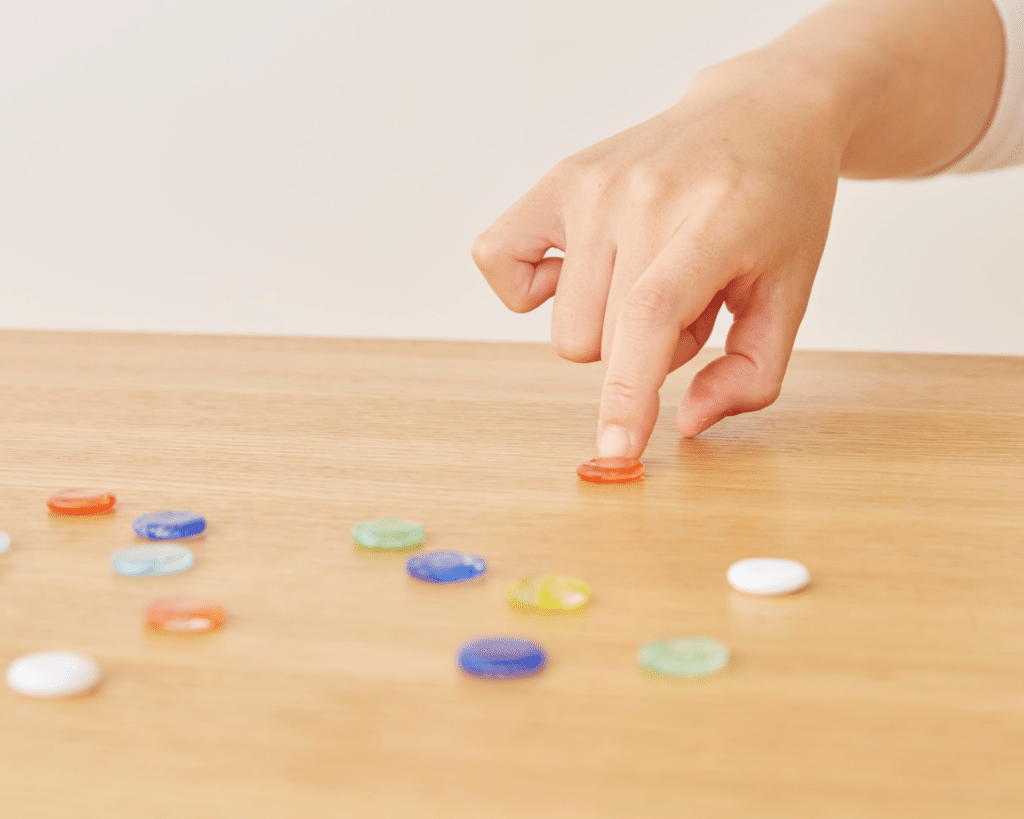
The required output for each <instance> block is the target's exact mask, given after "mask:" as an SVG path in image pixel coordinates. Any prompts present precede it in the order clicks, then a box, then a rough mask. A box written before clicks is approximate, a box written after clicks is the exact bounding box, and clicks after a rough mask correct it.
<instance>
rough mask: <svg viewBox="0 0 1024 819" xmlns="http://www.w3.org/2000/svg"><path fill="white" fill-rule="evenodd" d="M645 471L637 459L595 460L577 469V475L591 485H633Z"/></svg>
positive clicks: (584, 463) (585, 462) (582, 464)
mask: <svg viewBox="0 0 1024 819" xmlns="http://www.w3.org/2000/svg"><path fill="white" fill-rule="evenodd" d="M645 471H646V470H645V469H644V465H643V464H642V463H640V461H638V460H637V459H636V458H593V459H591V460H589V461H584V462H583V463H581V464H580V465H579V466H577V467H576V474H577V475H579V476H580V477H581V478H583V480H585V481H590V482H591V483H633V481H639V480H642V479H643V477H644V472H645Z"/></svg>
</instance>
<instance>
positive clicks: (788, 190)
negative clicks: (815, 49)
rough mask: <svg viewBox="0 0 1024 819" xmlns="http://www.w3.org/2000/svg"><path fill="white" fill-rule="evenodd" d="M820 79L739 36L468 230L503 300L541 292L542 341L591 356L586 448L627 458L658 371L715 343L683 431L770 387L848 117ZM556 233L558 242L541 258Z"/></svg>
mask: <svg viewBox="0 0 1024 819" xmlns="http://www.w3.org/2000/svg"><path fill="white" fill-rule="evenodd" d="M837 108H838V106H837V105H836V101H835V100H833V99H831V97H830V95H829V93H828V91H827V89H826V87H825V86H824V84H823V83H820V82H818V81H816V80H815V78H814V77H809V76H807V74H805V73H798V72H796V71H793V70H791V69H787V68H785V67H783V66H776V65H775V64H773V62H772V60H771V58H770V57H768V56H766V55H763V54H760V53H758V52H755V53H753V54H751V55H746V56H745V57H743V58H739V59H737V60H734V61H730V62H729V63H725V64H723V65H721V66H717V67H714V68H712V69H708V70H706V71H704V72H701V74H699V75H698V76H697V77H696V78H695V79H694V81H693V83H692V84H691V86H690V89H689V91H688V92H687V94H686V96H685V97H684V98H683V99H682V100H681V101H680V102H679V103H678V104H676V105H675V106H674V107H673V108H671V109H669V110H668V111H666V112H664V113H663V114H661V115H659V116H657V117H655V118H654V119H652V120H650V121H648V122H645V123H643V124H641V125H638V126H636V127H635V128H631V129H630V130H628V131H625V132H623V133H621V134H619V135H617V136H615V137H612V138H611V139H608V140H605V141H604V142H601V143H598V144H597V145H595V146H593V147H591V148H588V149H587V150H585V151H582V152H581V153H579V154H576V155H575V156H572V157H569V158H568V159H566V160H563V161H562V162H560V163H559V164H558V165H557V166H556V167H555V168H554V169H553V170H552V171H551V172H550V173H548V174H547V175H546V176H545V177H544V178H543V179H542V180H541V181H540V182H539V183H538V184H537V185H536V186H535V187H534V188H533V189H532V190H530V191H529V192H528V193H527V194H526V195H525V196H524V197H523V198H522V199H520V200H519V201H518V202H517V203H516V204H514V205H513V206H512V207H511V208H510V209H509V210H508V211H506V212H505V214H503V215H502V216H501V218H499V219H498V220H497V221H496V222H495V223H494V224H493V225H492V226H491V227H490V228H489V229H488V230H486V231H485V232H484V233H483V234H481V236H480V237H478V238H477V240H476V242H475V243H474V245H473V258H474V259H475V261H476V263H477V265H478V266H479V267H480V269H481V270H482V271H483V273H484V275H485V276H486V277H487V280H488V282H489V283H490V285H491V287H492V288H494V290H495V292H496V293H497V294H498V296H499V297H500V298H501V299H502V301H504V302H505V304H506V305H507V306H508V307H510V308H511V309H512V310H515V311H517V312H526V311H529V310H533V309H534V308H535V307H537V306H539V305H540V304H542V303H543V302H545V301H546V300H547V299H549V298H551V297H552V296H554V297H555V302H554V315H553V321H552V329H551V338H552V341H553V343H554V346H555V349H556V351H557V352H558V354H559V355H561V356H562V357H564V358H568V359H570V360H573V361H580V362H586V361H596V360H598V359H601V360H602V361H604V362H606V367H607V371H606V375H605V381H604V387H603V391H602V396H601V410H600V419H599V424H598V454H599V455H601V456H616V455H628V456H633V457H639V456H640V454H641V453H642V452H643V450H644V448H645V446H646V445H647V440H648V438H649V437H650V435H651V431H652V429H653V427H654V424H655V421H656V419H657V415H658V389H659V388H660V387H661V385H662V383H663V382H664V380H665V377H666V375H667V374H668V373H669V372H671V371H672V370H674V369H676V368H677V367H679V366H680V365H682V364H684V363H685V362H687V361H689V360H690V359H691V358H692V357H693V356H694V355H695V354H696V353H697V351H698V350H700V348H701V347H702V346H703V345H704V343H705V342H706V341H707V339H708V335H709V334H710V333H711V329H712V326H713V324H714V321H715V317H716V315H717V314H718V311H719V309H720V308H721V306H722V304H723V303H724V304H725V306H726V308H727V309H728V310H729V311H730V312H731V313H732V314H733V324H732V328H731V329H730V331H729V336H728V340H727V342H726V347H725V351H726V354H725V355H724V356H722V357H721V358H718V359H716V360H714V361H712V362H711V363H710V364H709V365H708V366H706V367H705V368H704V369H703V370H701V371H700V372H699V373H698V374H697V375H696V376H695V377H694V379H693V381H692V382H691V384H690V387H689V390H688V391H687V393H686V396H685V397H684V398H683V401H682V403H681V405H680V407H679V413H678V416H677V425H678V427H679V431H680V432H681V433H682V434H683V435H685V436H688V437H692V436H694V435H697V434H698V433H700V432H702V431H704V430H705V429H707V428H708V427H710V426H711V425H712V424H714V423H716V422H718V421H719V420H721V419H722V418H723V417H725V416H727V415H735V414H737V413H740V412H750V411H752V410H757V409H761V408H762V407H766V406H768V405H769V404H771V403H772V402H773V401H774V400H775V399H776V398H777V397H778V395H779V389H780V386H781V384H782V378H783V375H784V374H785V372H786V365H787V363H788V361H789V356H790V352H791V351H792V348H793V341H794V339H795V337H796V332H797V328H798V327H799V325H800V321H801V319H802V318H803V314H804V309H805V307H806V305H807V299H808V296H809V294H810V290H811V284H812V282H813V280H814V275H815V272H816V270H817V267H818V262H819V260H820V258H821V254H822V251H823V249H824V246H825V238H826V236H827V234H828V228H829V221H830V219H831V214H832V205H833V201H834V198H835V192H836V186H837V180H838V178H839V172H840V163H841V160H842V154H843V150H844V148H845V146H846V141H847V139H848V137H849V131H848V128H849V126H848V123H847V122H846V121H845V117H844V116H843V115H842V114H839V115H837V114H835V113H834V111H835V110H836V109H837ZM551 248H557V249H559V250H562V251H564V253H565V258H564V260H563V259H559V258H556V257H549V258H545V253H546V252H547V251H548V250H549V249H551Z"/></svg>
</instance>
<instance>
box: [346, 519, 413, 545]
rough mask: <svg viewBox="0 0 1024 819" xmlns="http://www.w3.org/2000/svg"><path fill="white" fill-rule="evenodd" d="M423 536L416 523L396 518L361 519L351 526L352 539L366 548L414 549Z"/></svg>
mask: <svg viewBox="0 0 1024 819" xmlns="http://www.w3.org/2000/svg"><path fill="white" fill-rule="evenodd" d="M424 536H425V533H424V531H423V527H422V526H420V525H419V524H418V523H414V522H413V521H411V520H397V519H396V518H377V519H376V520H361V521H359V523H357V524H356V525H355V526H353V527H352V540H354V541H355V542H356V543H358V544H359V545H360V546H365V547H366V548H367V549H414V548H416V547H417V546H422V545H423V538H424Z"/></svg>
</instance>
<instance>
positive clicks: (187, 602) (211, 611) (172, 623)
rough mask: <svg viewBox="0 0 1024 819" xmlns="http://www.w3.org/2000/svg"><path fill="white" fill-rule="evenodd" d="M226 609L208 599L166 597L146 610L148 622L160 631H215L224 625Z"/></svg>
mask: <svg viewBox="0 0 1024 819" xmlns="http://www.w3.org/2000/svg"><path fill="white" fill-rule="evenodd" d="M224 616H225V615H224V607H223V606H222V605H221V604H220V603H218V602H216V601H214V600H210V599H208V598H206V597H165V598H163V599H162V600H156V601H154V602H153V603H151V604H150V606H149V608H148V609H146V622H147V623H149V625H150V626H151V627H152V628H155V629H159V630H160V631H176V632H178V633H187V632H197V631H213V630H214V629H215V628H220V627H221V626H222V625H223V624H224Z"/></svg>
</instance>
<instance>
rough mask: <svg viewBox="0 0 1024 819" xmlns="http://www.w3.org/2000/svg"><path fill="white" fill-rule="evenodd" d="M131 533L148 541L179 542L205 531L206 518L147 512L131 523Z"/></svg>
mask: <svg viewBox="0 0 1024 819" xmlns="http://www.w3.org/2000/svg"><path fill="white" fill-rule="evenodd" d="M132 531H134V532H135V534H137V535H138V536H139V537H144V538H147V539H149V540H180V539H181V538H185V537H192V536H193V535H200V534H202V533H203V532H205V531H206V518H204V517H203V516H202V515H198V514H196V513H195V512H171V511H163V512H149V513H148V514H145V515H139V516H138V517H137V518H135V520H134V521H132Z"/></svg>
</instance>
